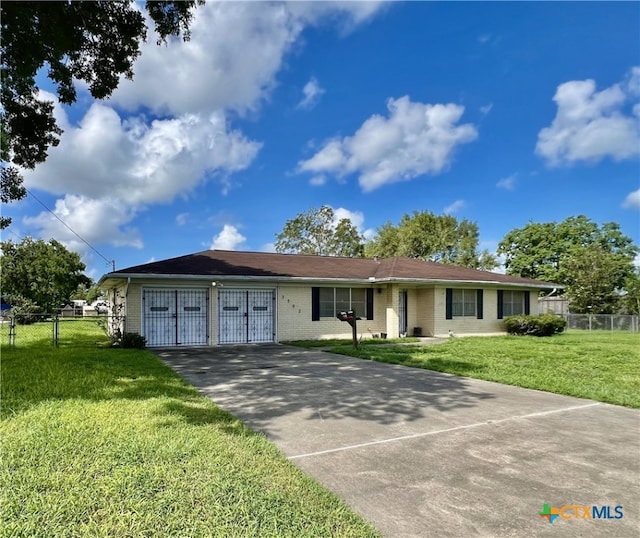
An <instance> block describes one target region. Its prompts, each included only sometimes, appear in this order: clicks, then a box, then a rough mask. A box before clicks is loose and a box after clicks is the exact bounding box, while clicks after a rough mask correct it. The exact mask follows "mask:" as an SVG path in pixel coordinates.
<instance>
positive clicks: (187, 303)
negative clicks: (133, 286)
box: [142, 288, 209, 346]
mask: <svg viewBox="0 0 640 538" xmlns="http://www.w3.org/2000/svg"><path fill="white" fill-rule="evenodd" d="M208 298H209V295H208V291H207V290H206V289H189V290H187V289H184V290H175V289H172V290H169V289H153V288H145V289H144V290H143V293H142V302H143V331H144V336H145V337H146V339H147V345H148V346H198V345H206V344H207V341H208V331H207V325H208V324H207V319H208V315H207V314H208V308H207V303H208Z"/></svg>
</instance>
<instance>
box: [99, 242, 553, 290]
mask: <svg viewBox="0 0 640 538" xmlns="http://www.w3.org/2000/svg"><path fill="white" fill-rule="evenodd" d="M132 275H139V276H144V275H176V276H179V275H189V276H202V277H257V278H259V277H266V278H269V277H271V278H309V279H349V280H364V281H369V280H370V279H371V278H372V277H373V278H375V280H376V281H386V280H417V281H420V280H440V281H442V280H451V281H464V282H499V283H505V284H512V285H513V284H519V285H522V286H527V285H530V286H534V287H543V288H556V287H561V286H559V285H558V284H554V283H551V282H541V281H539V280H533V279H530V278H521V277H517V276H509V275H503V274H500V273H491V272H488V271H478V270H476V269H469V268H467V267H458V266H455V265H447V264H442V263H435V262H426V261H422V260H416V259H412V258H402V257H395V258H385V259H379V260H378V259H372V258H342V257H336V256H309V255H302V254H275V253H269V252H240V251H229V250H204V251H202V252H197V253H195V254H188V255H186V256H179V257H177V258H170V259H168V260H162V261H157V262H151V263H145V264H143V265H136V266H134V267H128V268H126V269H121V270H119V271H115V272H113V273H109V274H108V275H105V278H114V277H116V278H117V277H118V276H123V277H124V276H132Z"/></svg>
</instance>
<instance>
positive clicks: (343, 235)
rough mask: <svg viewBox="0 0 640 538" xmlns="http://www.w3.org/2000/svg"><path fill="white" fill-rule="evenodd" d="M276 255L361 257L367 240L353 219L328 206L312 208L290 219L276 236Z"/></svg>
mask: <svg viewBox="0 0 640 538" xmlns="http://www.w3.org/2000/svg"><path fill="white" fill-rule="evenodd" d="M275 248H276V252H281V253H293V254H312V255H317V256H348V257H351V258H353V257H359V256H362V253H363V249H364V239H363V237H362V236H361V235H360V234H359V233H358V229H357V228H356V227H355V226H354V225H353V223H352V222H351V220H350V219H348V218H343V219H340V220H338V219H337V218H336V215H335V212H334V210H333V209H332V208H331V207H329V206H326V205H325V206H322V207H320V208H314V207H312V208H311V209H309V210H308V211H306V212H304V213H300V214H298V215H297V216H296V217H295V218H293V219H291V220H288V221H287V222H286V224H285V225H284V228H283V229H282V231H281V232H280V233H279V234H277V235H276V243H275Z"/></svg>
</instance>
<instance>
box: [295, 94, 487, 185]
mask: <svg viewBox="0 0 640 538" xmlns="http://www.w3.org/2000/svg"><path fill="white" fill-rule="evenodd" d="M387 109H388V111H389V116H388V117H383V116H379V115H374V116H371V117H370V118H369V119H368V120H366V121H365V122H364V123H363V124H362V126H361V127H360V128H359V129H358V130H357V131H356V133H355V134H354V135H353V136H348V137H344V138H342V139H339V138H335V139H333V140H330V141H328V142H327V143H326V144H325V146H324V147H323V148H322V149H321V150H320V151H318V152H317V153H316V154H315V155H314V156H312V157H311V158H310V159H308V160H306V161H300V162H299V163H298V171H299V172H311V173H314V174H322V173H331V174H334V175H335V176H337V177H343V176H345V175H347V174H351V173H358V174H359V183H360V186H361V187H362V189H363V190H364V191H365V192H367V191H372V190H374V189H377V188H378V187H381V186H383V185H385V184H388V183H395V182H398V181H408V180H411V179H413V178H415V177H418V176H420V175H423V174H427V173H431V174H437V173H439V172H442V171H443V170H444V169H445V168H446V167H447V166H448V165H449V164H450V162H451V158H452V154H453V151H454V150H455V148H456V147H457V146H458V145H460V144H464V143H467V142H471V141H472V140H475V139H476V137H477V131H476V128H475V127H474V126H473V125H471V124H464V125H456V124H457V122H458V121H459V120H460V118H461V116H462V114H463V112H464V107H462V106H459V105H455V104H446V105H443V104H436V105H430V104H423V103H412V102H411V100H410V99H409V97H408V96H404V97H401V98H399V99H389V101H388V103H387Z"/></svg>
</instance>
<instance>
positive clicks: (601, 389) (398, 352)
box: [330, 331, 640, 408]
mask: <svg viewBox="0 0 640 538" xmlns="http://www.w3.org/2000/svg"><path fill="white" fill-rule="evenodd" d="M368 344H369V341H364V342H363V345H362V346H361V347H360V349H358V350H355V349H353V347H351V346H350V345H349V344H348V343H342V344H339V345H336V346H334V347H333V348H331V349H330V351H332V352H334V353H342V354H344V355H351V356H354V357H360V358H363V359H369V360H374V361H379V362H387V363H392V364H402V365H404V366H411V367H415V368H425V369H427V370H435V371H438V372H448V373H451V374H456V375H461V376H466V377H473V378H476V379H484V380H487V381H496V382H498V383H505V384H508V385H517V386H519V387H527V388H532V389H538V390H544V391H548V392H555V393H558V394H567V395H570V396H577V397H580V398H589V399H593V400H598V401H601V402H609V403H612V404H617V405H624V406H628V407H636V408H640V334H637V333H636V334H634V333H628V332H608V331H600V332H591V333H589V332H580V331H571V332H569V333H564V334H559V335H556V336H553V337H550V338H536V337H533V336H531V337H529V336H496V337H475V338H473V337H465V338H452V339H451V340H449V341H447V342H445V343H443V344H437V345H426V346H415V345H411V346H398V345H390V346H372V345H368Z"/></svg>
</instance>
